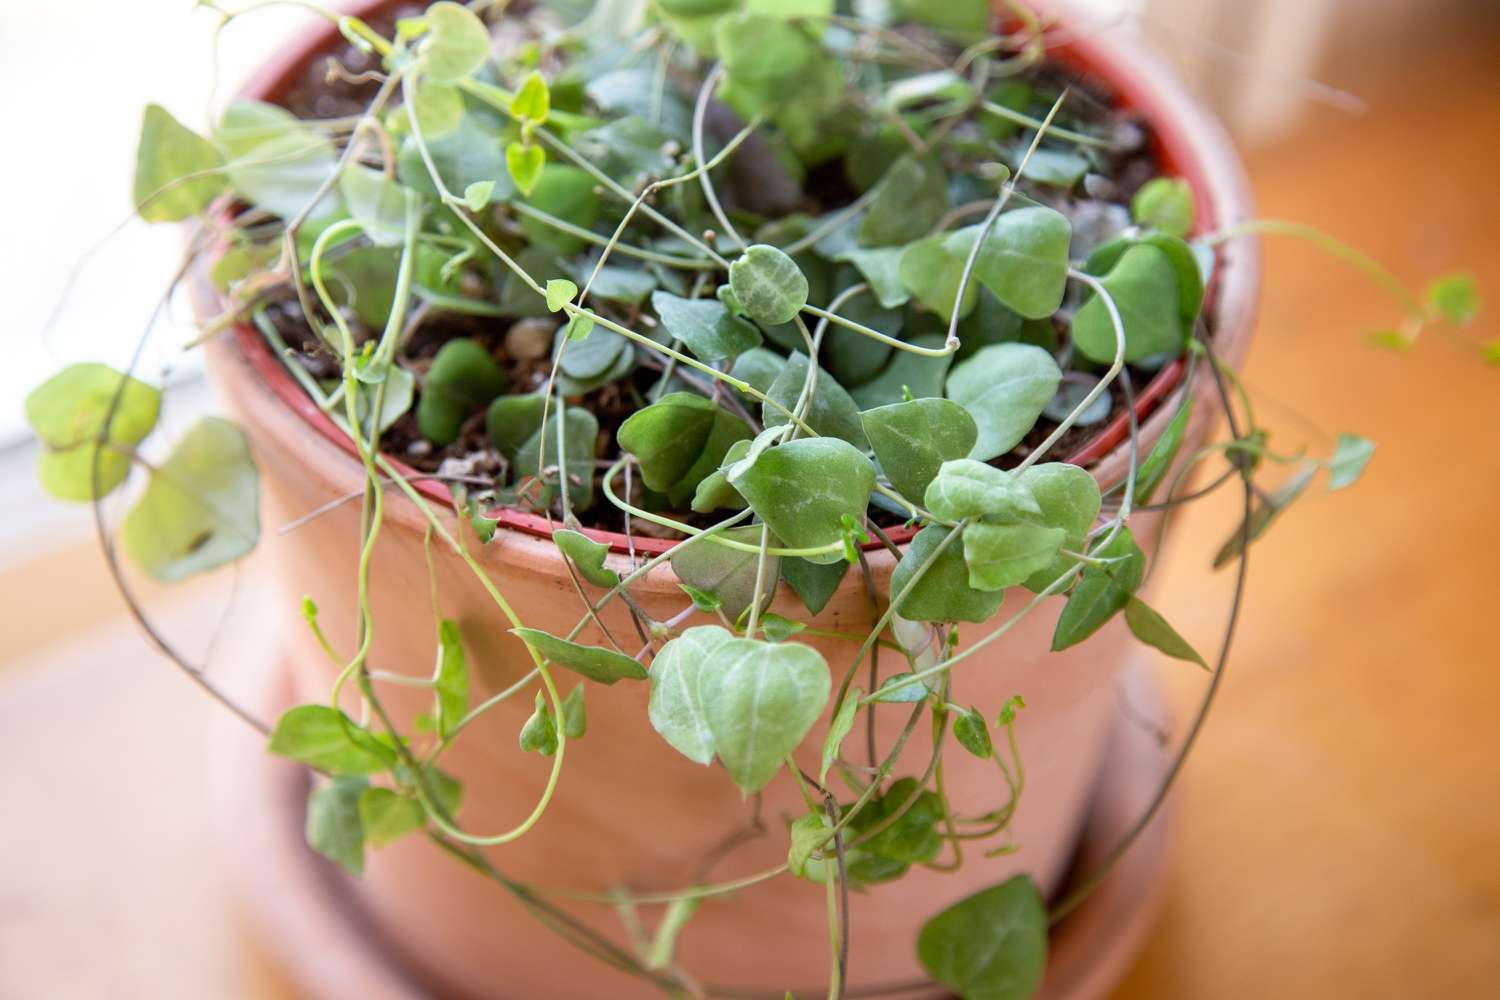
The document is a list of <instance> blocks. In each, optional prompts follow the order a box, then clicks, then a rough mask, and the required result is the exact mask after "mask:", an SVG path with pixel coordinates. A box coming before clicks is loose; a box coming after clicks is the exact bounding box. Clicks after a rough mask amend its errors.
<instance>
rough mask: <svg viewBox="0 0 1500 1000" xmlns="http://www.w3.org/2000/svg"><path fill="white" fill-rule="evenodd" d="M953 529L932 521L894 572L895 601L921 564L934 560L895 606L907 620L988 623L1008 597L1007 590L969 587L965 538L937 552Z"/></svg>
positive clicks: (893, 589)
mask: <svg viewBox="0 0 1500 1000" xmlns="http://www.w3.org/2000/svg"><path fill="white" fill-rule="evenodd" d="M952 530H953V529H952V528H945V527H943V526H942V525H938V524H929V525H928V526H927V527H925V528H923V529H922V530H921V531H919V532H917V534H916V537H915V538H913V539H912V540H911V544H910V545H909V546H907V549H906V553H905V554H904V555H903V556H902V557H901V561H900V562H899V563H897V564H896V571H895V572H894V573H893V574H891V599H892V600H896V598H897V596H898V595H899V594H901V593H902V592H903V591H904V590H905V589H906V587H907V586H908V584H910V582H911V580H912V579H913V578H914V577H916V573H917V569H918V567H920V566H923V565H926V564H928V563H929V562H930V563H931V565H930V566H928V567H927V569H926V571H925V572H923V573H922V576H921V578H920V579H918V580H917V583H916V586H915V587H913V588H912V591H911V593H910V594H907V595H906V597H904V598H901V600H900V603H899V604H898V605H897V607H896V610H897V612H898V613H899V614H900V615H901V617H902V618H905V619H906V620H907V621H916V622H986V621H989V619H990V618H991V617H992V616H993V615H994V614H995V612H996V611H999V610H1000V604H1001V602H1002V601H1004V600H1005V592H1004V591H1000V590H994V591H991V590H976V589H975V588H973V587H971V586H969V567H968V566H967V565H966V564H965V563H964V548H963V540H962V539H956V540H954V541H952V542H949V543H948V545H947V547H946V548H944V549H943V550H942V552H937V547H938V545H939V544H941V543H942V541H943V540H944V539H945V538H947V537H948V534H949V532H951V531H952ZM935 552H936V553H937V554H936V555H934V553H935Z"/></svg>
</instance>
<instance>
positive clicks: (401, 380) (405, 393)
mask: <svg viewBox="0 0 1500 1000" xmlns="http://www.w3.org/2000/svg"><path fill="white" fill-rule="evenodd" d="M342 384H343V380H342V379H329V380H326V381H324V383H323V386H324V388H325V389H326V390H328V391H329V392H332V391H333V390H334V389H335V388H337V387H338V386H340V385H342ZM416 394H417V380H416V377H415V376H413V375H412V373H411V372H409V371H407V370H406V369H405V368H396V367H392V368H390V369H389V370H388V371H387V372H386V373H385V378H384V379H383V380H382V381H380V382H365V381H360V382H359V383H357V386H356V388H355V400H354V413H355V416H356V417H357V419H358V420H359V423H360V426H361V427H364V428H365V433H367V434H373V433H375V431H374V429H373V428H371V426H370V411H371V409H372V408H373V407H374V406H375V400H376V396H377V395H378V396H379V398H380V420H379V433H382V434H383V433H385V432H386V431H388V430H390V429H391V427H392V426H393V425H394V424H395V423H396V421H398V420H400V419H401V418H402V417H403V416H405V415H406V411H407V410H410V409H411V404H412V400H413V399H414V398H415V397H416ZM340 412H341V413H342V410H340Z"/></svg>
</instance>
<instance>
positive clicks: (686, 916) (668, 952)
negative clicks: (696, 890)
mask: <svg viewBox="0 0 1500 1000" xmlns="http://www.w3.org/2000/svg"><path fill="white" fill-rule="evenodd" d="M703 900H704V897H703V896H685V897H679V898H678V899H674V900H672V902H670V903H668V904H667V909H666V912H665V913H663V914H662V916H661V923H659V924H657V925H656V933H655V934H654V935H653V936H652V938H651V947H650V948H649V949H648V950H647V951H646V956H645V957H646V968H648V969H650V970H652V971H656V970H659V969H665V968H666V967H667V966H669V965H671V964H672V954H673V952H674V951H676V949H677V938H678V936H679V935H681V934H682V929H683V928H684V927H686V926H687V922H688V920H690V919H691V918H692V916H693V914H694V913H696V912H697V911H698V907H700V906H702V905H703Z"/></svg>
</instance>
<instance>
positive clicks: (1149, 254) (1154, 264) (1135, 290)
mask: <svg viewBox="0 0 1500 1000" xmlns="http://www.w3.org/2000/svg"><path fill="white" fill-rule="evenodd" d="M1195 266H1196V265H1195ZM1100 283H1101V284H1102V285H1103V286H1104V289H1105V291H1106V292H1107V293H1108V294H1109V296H1110V297H1111V298H1112V299H1113V300H1114V303H1115V308H1116V309H1118V310H1119V313H1120V321H1121V323H1122V324H1123V326H1124V330H1125V360H1126V361H1130V362H1134V361H1140V360H1141V359H1142V358H1148V357H1151V356H1152V355H1154V354H1172V355H1174V356H1175V355H1177V354H1180V353H1182V350H1183V348H1184V346H1186V344H1187V337H1188V334H1189V333H1190V332H1191V331H1190V329H1189V328H1187V327H1185V326H1184V324H1183V322H1182V318H1181V315H1180V313H1179V304H1180V303H1179V295H1178V287H1179V286H1178V277H1177V271H1176V269H1175V268H1174V267H1173V265H1172V261H1171V259H1170V258H1169V257H1168V256H1167V254H1166V253H1165V252H1163V251H1162V250H1161V249H1159V248H1158V247H1156V246H1153V245H1150V244H1146V243H1140V244H1136V245H1134V246H1132V247H1130V248H1129V249H1128V250H1126V251H1125V252H1124V253H1123V254H1122V255H1121V256H1120V259H1119V260H1118V261H1117V262H1116V263H1115V265H1114V267H1113V268H1112V269H1111V270H1110V272H1109V273H1108V274H1106V275H1105V276H1104V277H1103V278H1102V279H1100ZM1073 343H1074V345H1075V346H1077V348H1078V350H1079V352H1080V353H1082V354H1083V356H1084V357H1086V358H1088V359H1089V360H1090V361H1097V362H1099V363H1100V364H1109V363H1110V362H1112V361H1113V360H1114V358H1115V349H1116V347H1117V338H1116V334H1115V327H1114V322H1113V321H1112V320H1111V318H1110V314H1109V310H1108V308H1107V307H1106V306H1105V304H1104V300H1103V299H1102V298H1100V297H1099V295H1098V294H1097V293H1092V292H1091V293H1090V294H1089V297H1088V299H1087V300H1086V301H1085V302H1084V304H1083V306H1082V307H1080V308H1079V310H1078V315H1076V316H1074V317H1073Z"/></svg>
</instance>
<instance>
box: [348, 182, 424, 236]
mask: <svg viewBox="0 0 1500 1000" xmlns="http://www.w3.org/2000/svg"><path fill="white" fill-rule="evenodd" d="M339 193H340V194H341V195H343V198H344V205H345V207H346V208H348V209H349V214H350V216H352V217H353V219H354V221H355V222H358V223H359V224H360V227H361V228H362V229H363V231H364V234H365V236H367V237H368V238H369V240H370V242H371V243H374V244H375V245H376V246H384V247H389V246H399V245H401V244H402V243H403V242H404V241H405V239H406V206H407V204H408V203H410V202H411V201H412V200H413V199H414V198H416V194H415V193H414V192H413V191H411V190H410V189H408V188H405V187H402V186H401V185H400V184H397V183H396V182H395V181H393V180H391V179H390V178H388V177H386V176H385V175H384V174H382V173H381V172H380V171H378V170H371V169H370V168H369V167H362V166H360V165H359V164H357V163H351V164H349V165H348V166H347V167H345V168H344V170H343V171H342V172H341V173H340V174H339Z"/></svg>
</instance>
